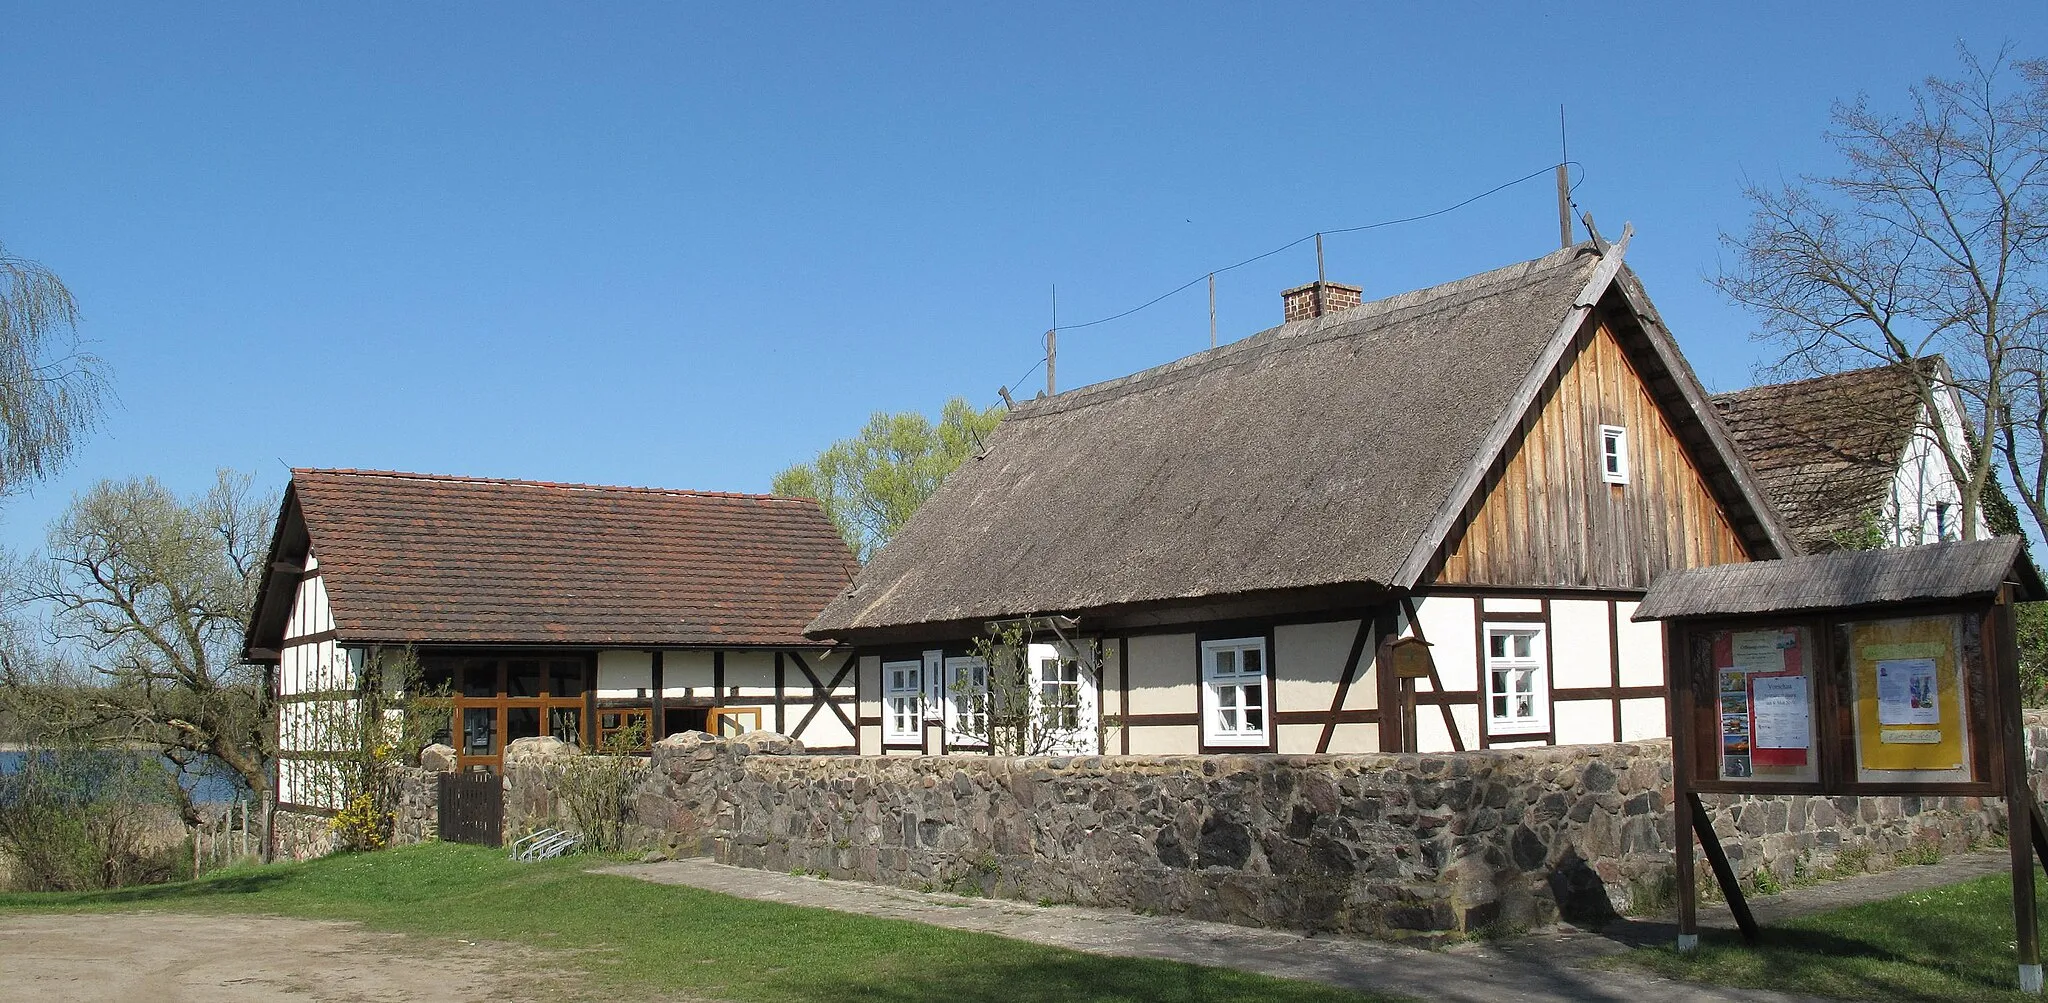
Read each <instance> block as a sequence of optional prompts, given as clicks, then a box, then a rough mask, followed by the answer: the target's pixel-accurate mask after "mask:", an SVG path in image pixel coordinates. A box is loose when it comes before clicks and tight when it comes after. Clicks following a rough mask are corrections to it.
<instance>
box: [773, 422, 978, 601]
mask: <svg viewBox="0 0 2048 1003" xmlns="http://www.w3.org/2000/svg"><path fill="white" fill-rule="evenodd" d="M1003 413H1004V412H1003V409H1002V408H1001V407H1000V406H996V407H991V408H989V409H988V410H986V411H981V410H976V409H975V407H974V405H972V404H969V403H967V401H966V400H964V399H962V398H959V397H955V398H953V399H952V400H949V401H947V402H946V406H945V409H944V410H943V411H941V412H940V414H939V420H938V422H937V423H936V424H934V423H933V422H932V420H931V419H929V418H927V417H925V416H924V415H922V414H920V413H918V412H916V411H901V412H898V413H896V414H889V413H886V412H882V411H877V412H875V413H874V414H873V415H871V416H869V418H868V423H867V425H866V426H864V427H863V428H862V429H861V430H860V434H858V435H855V436H854V437H852V438H850V439H841V440H839V441H838V442H835V443H833V444H832V445H830V446H828V447H826V449H825V451H824V452H822V453H819V454H818V458H817V459H815V460H813V461H811V462H809V463H800V464H797V465H796V466H793V467H790V468H789V469H787V470H784V471H783V472H781V473H779V474H776V475H775V487H774V490H775V493H776V494H779V495H792V496H795V497H799V498H816V499H817V500H818V502H819V503H820V504H821V505H823V506H824V507H825V514H826V515H828V516H830V517H831V518H832V523H833V525H835V526H837V527H839V535H840V536H842V537H845V538H846V545H847V546H848V547H849V548H851V549H852V550H853V554H854V556H855V557H856V558H858V559H859V560H860V561H861V563H863V564H865V563H867V559H868V557H869V556H871V555H872V554H873V553H874V552H875V551H877V550H880V549H881V548H882V545H883V544H885V543H888V542H889V538H890V537H892V536H895V535H896V531H897V530H899V529H902V528H903V524H904V523H907V522H909V521H910V517H911V515H912V514H913V513H915V512H916V511H917V508H918V506H919V505H922V504H924V500H925V499H926V498H929V497H931V494H932V492H934V491H937V490H938V489H939V484H940V482H942V481H944V480H945V479H946V475H947V474H950V473H952V472H953V468H955V467H958V466H959V465H960V464H961V462H962V461H964V460H966V459H967V458H968V457H969V456H972V455H974V452H975V451H976V450H978V449H980V448H981V444H982V442H983V441H984V440H986V439H987V438H988V436H989V434H990V433H992V432H994V431H995V428H996V426H997V425H998V424H1000V423H1001V422H1002V420H1003Z"/></svg>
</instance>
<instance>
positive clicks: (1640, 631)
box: [1614, 602, 1664, 731]
mask: <svg viewBox="0 0 2048 1003" xmlns="http://www.w3.org/2000/svg"><path fill="white" fill-rule="evenodd" d="M1635 612H1636V604H1635V603H1633V602H1621V603H1616V604H1615V608H1614V615H1615V617H1616V618H1617V621H1616V624H1615V626H1616V628H1617V631H1618V634H1619V638H1620V641H1621V685H1623V686H1662V685H1664V628H1663V625H1661V624H1659V623H1657V622H1655V621H1648V622H1644V623H1637V622H1635V621H1633V620H1630V619H1629V617H1631V616H1634V615H1635ZM1658 727H1660V728H1661V727H1663V726H1662V725H1659V726H1658ZM1622 730H1623V731H1626V730H1628V729H1627V727H1626V725H1624V727H1623V729H1622Z"/></svg>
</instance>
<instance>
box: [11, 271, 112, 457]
mask: <svg viewBox="0 0 2048 1003" xmlns="http://www.w3.org/2000/svg"><path fill="white" fill-rule="evenodd" d="M101 373H102V370H101V365H100V361H99V359H97V358H95V357H94V356H92V355H91V354H89V353H86V352H84V351H82V350H81V348H80V346H79V342H78V302H77V301H76V300H74V299H73V298H72V296H71V290H69V289H67V288H65V286H64V282H63V280H61V279H59V278H58V277H57V275H56V273H54V272H52V271H50V270H49V269H48V268H45V267H43V266H42V265H41V264H39V263H37V262H35V261H31V260H29V259H27V258H23V257H18V256H16V255H14V254H11V253H9V252H8V250H7V248H6V246H5V245H0V492H6V491H12V490H16V489H19V488H21V487H22V486H24V485H27V484H31V483H34V482H36V481H39V480H42V479H43V478H45V477H47V476H49V475H50V474H51V473H52V472H53V471H55V470H56V469H57V467H59V466H60V465H62V464H63V462H64V461H65V460H66V459H67V458H69V457H70V455H71V451H72V449H73V447H74V446H75V445H76V444H77V442H78V437H79V436H80V435H81V434H83V433H84V432H85V431H86V430H87V429H89V428H90V427H91V426H92V423H93V421H94V419H95V418H96V417H97V416H98V414H99V406H100V400H101V397H102V395H103V394H104V393H105V389H106V387H105V382H104V379H103V377H102V374H101Z"/></svg>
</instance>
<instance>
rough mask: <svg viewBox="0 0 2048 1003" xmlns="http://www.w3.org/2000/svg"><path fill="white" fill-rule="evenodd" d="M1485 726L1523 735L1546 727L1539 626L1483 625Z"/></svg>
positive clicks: (1546, 699) (1547, 713)
mask: <svg viewBox="0 0 2048 1003" xmlns="http://www.w3.org/2000/svg"><path fill="white" fill-rule="evenodd" d="M1486 707H1487V714H1486V730H1487V731H1488V732H1489V733H1491V734H1495V735H1526V734H1529V733H1532V732H1547V731H1549V730H1550V687H1549V685H1548V680H1547V674H1546V673H1545V672H1544V671H1543V628H1541V627H1537V626H1532V625H1527V624H1516V625H1513V626H1488V627H1487V628H1486Z"/></svg>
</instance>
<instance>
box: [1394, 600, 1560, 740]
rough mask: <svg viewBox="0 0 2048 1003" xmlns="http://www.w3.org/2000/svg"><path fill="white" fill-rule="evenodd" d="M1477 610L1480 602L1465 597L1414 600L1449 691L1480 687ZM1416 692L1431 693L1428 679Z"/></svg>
mask: <svg viewBox="0 0 2048 1003" xmlns="http://www.w3.org/2000/svg"><path fill="white" fill-rule="evenodd" d="M1538 606H1539V608H1540V606H1541V604H1540V603H1539V604H1538ZM1477 609H1478V602H1477V600H1474V599H1469V598H1466V597H1463V596H1423V597H1420V598H1418V599H1416V600H1415V616H1416V618H1417V619H1418V620H1420V621H1421V623H1422V636H1423V637H1424V638H1427V639H1428V641H1429V644H1430V648H1429V654H1430V657H1432V658H1434V659H1436V671H1437V675H1438V676H1439V677H1440V678H1442V679H1443V681H1444V689H1446V690H1463V691H1465V692H1468V693H1469V692H1471V691H1473V690H1475V689H1478V687H1479V669H1478V667H1477V663H1476V662H1474V661H1473V659H1474V658H1475V657H1477V654H1478V653H1477V652H1476V651H1475V650H1474V649H1473V647H1472V630H1473V626H1472V616H1473V613H1474V612H1475V611H1476V610H1477ZM1416 689H1417V690H1419V691H1421V692H1425V693H1426V692H1428V691H1429V690H1430V689H1431V687H1430V684H1429V680H1427V679H1425V680H1422V681H1421V684H1420V685H1419V686H1417V687H1416ZM1474 734H1476V733H1474Z"/></svg>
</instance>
